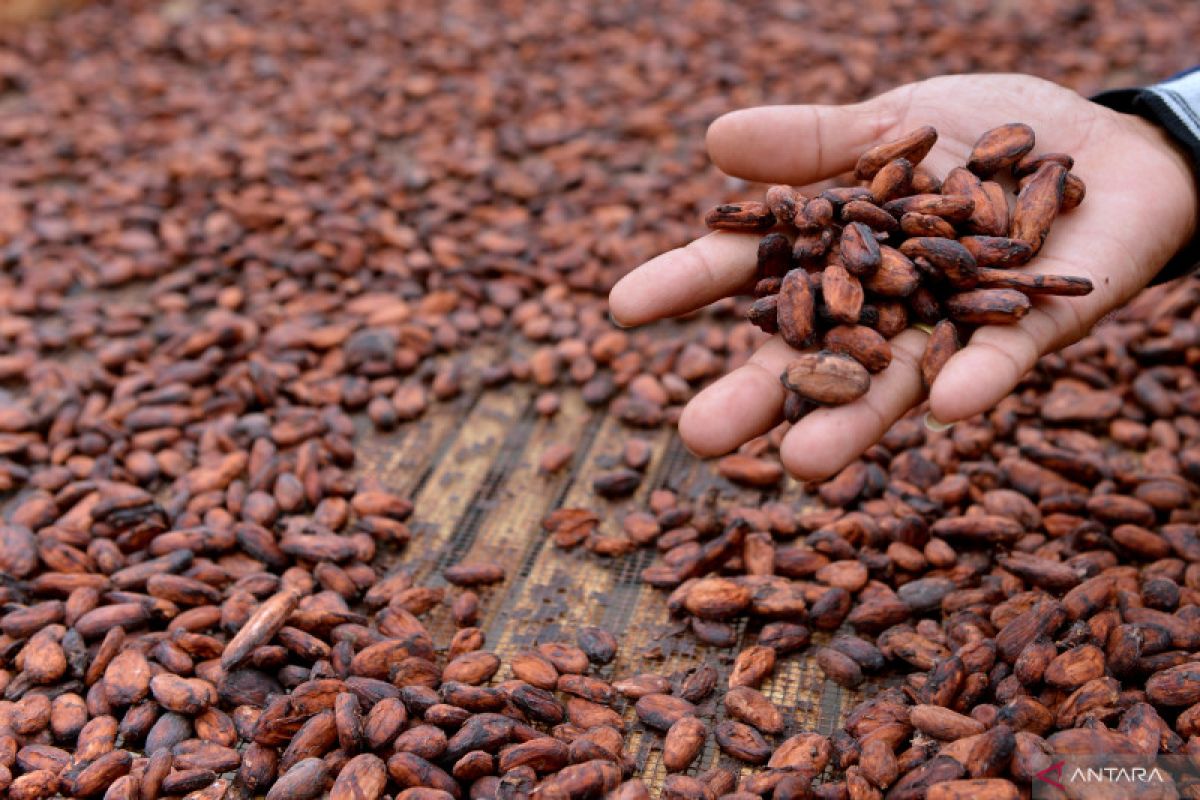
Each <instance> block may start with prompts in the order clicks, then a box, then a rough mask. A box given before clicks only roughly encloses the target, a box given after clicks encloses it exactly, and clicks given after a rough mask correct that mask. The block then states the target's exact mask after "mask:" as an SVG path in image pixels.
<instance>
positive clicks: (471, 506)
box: [356, 347, 878, 795]
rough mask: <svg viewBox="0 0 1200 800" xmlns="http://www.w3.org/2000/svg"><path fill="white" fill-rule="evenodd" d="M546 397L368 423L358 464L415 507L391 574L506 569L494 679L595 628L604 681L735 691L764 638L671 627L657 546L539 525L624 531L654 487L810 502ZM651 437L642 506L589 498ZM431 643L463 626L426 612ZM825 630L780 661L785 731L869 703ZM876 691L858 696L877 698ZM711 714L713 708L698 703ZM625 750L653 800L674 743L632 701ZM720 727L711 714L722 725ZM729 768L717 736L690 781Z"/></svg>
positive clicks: (662, 435)
mask: <svg viewBox="0 0 1200 800" xmlns="http://www.w3.org/2000/svg"><path fill="white" fill-rule="evenodd" d="M495 355H496V354H495V353H494V352H493V351H492V350H491V349H490V348H486V347H480V348H476V349H475V350H474V351H472V352H470V353H469V354H467V355H466V356H464V357H462V360H463V361H465V362H467V363H474V364H483V363H488V361H489V360H490V359H492V358H494V357H495ZM538 392H539V390H538V389H536V388H535V387H532V386H528V385H512V386H508V387H504V388H502V389H498V390H488V391H484V392H478V393H473V394H467V395H463V396H461V397H458V398H456V399H454V400H451V401H449V402H444V403H439V404H436V405H433V406H431V407H430V409H429V410H428V411H427V412H426V414H425V415H424V416H423V417H421V419H419V420H418V421H416V422H412V423H409V424H407V425H405V426H403V427H402V428H400V429H399V430H397V431H395V432H393V433H386V434H380V433H378V432H376V431H375V430H374V429H373V428H372V426H371V425H370V424H369V423H368V422H366V421H365V420H361V422H360V425H361V427H360V430H359V435H358V437H357V441H356V447H357V453H358V461H357V469H358V472H359V474H361V475H370V476H373V477H375V478H377V479H379V480H380V481H382V482H383V483H384V484H385V485H386V486H388V487H389V488H391V489H393V490H396V491H398V492H400V493H401V494H403V495H405V496H407V497H411V498H412V500H413V502H414V503H415V506H416V511H415V512H414V514H413V519H412V520H411V521H410V525H411V527H412V528H413V540H412V541H411V542H410V543H409V545H408V547H407V548H406V549H405V550H404V551H403V552H399V553H395V554H385V555H384V557H383V567H384V568H385V569H391V568H393V567H401V568H403V569H405V570H408V571H410V572H412V573H413V575H414V577H415V578H416V582H417V584H418V585H429V586H441V585H445V581H444V580H443V579H442V577H441V571H442V570H443V569H444V568H445V567H447V566H449V565H451V564H455V563H458V562H461V561H466V562H484V563H496V564H500V565H502V566H503V567H504V568H505V570H506V571H507V576H506V578H505V580H504V582H503V583H500V584H497V585H495V586H492V587H489V588H486V589H484V590H482V591H481V592H480V598H481V620H480V622H479V626H480V627H481V628H482V629H483V630H485V631H486V632H487V642H486V644H485V648H486V649H488V650H491V651H493V652H495V653H497V654H498V655H500V656H501V658H502V659H503V660H504V662H505V666H504V667H503V668H502V671H501V672H500V673H499V674H498V675H497V676H496V678H495V681H502V680H505V679H507V678H508V677H510V675H509V672H508V666H507V662H508V658H509V657H510V656H511V655H512V654H514V653H516V652H518V651H520V650H522V649H524V648H526V647H529V646H531V645H533V644H536V643H538V642H539V641H551V640H555V639H562V640H567V641H574V639H575V632H576V631H577V630H578V629H579V628H580V627H582V626H585V625H598V626H600V627H603V628H605V629H607V630H609V631H611V632H612V633H613V634H615V635H616V637H617V639H618V641H619V642H620V645H621V647H620V653H619V655H618V658H617V660H616V661H615V662H614V663H613V664H611V665H608V666H607V667H605V668H604V670H602V671H600V672H598V673H596V674H598V675H600V676H601V677H605V678H612V677H624V676H630V675H633V674H636V673H639V672H643V671H645V672H655V673H658V674H662V675H670V674H672V673H675V672H682V671H685V670H687V669H689V668H690V667H693V666H695V665H697V664H699V663H701V662H704V661H707V662H708V663H710V664H712V665H713V666H714V667H716V668H717V670H718V671H719V672H720V674H721V684H722V685H723V684H724V681H725V678H726V676H727V675H728V670H729V667H730V664H731V661H732V658H733V656H734V655H735V654H736V653H737V652H738V651H739V650H740V649H741V647H743V646H745V645H749V644H753V643H754V638H755V633H754V632H753V631H751V632H749V633H747V632H746V631H745V623H744V622H743V623H741V629H740V630H741V636H742V643H741V644H739V646H738V647H735V648H728V649H725V648H711V647H707V646H704V645H701V644H699V643H698V642H697V641H696V639H695V638H694V637H693V636H691V634H690V633H687V632H680V631H679V629H678V626H675V625H672V624H671V620H670V619H669V617H668V614H667V610H666V602H665V601H666V597H667V592H665V591H663V590H659V589H655V588H653V587H650V586H647V585H645V584H643V583H642V582H641V580H640V578H639V575H640V573H641V570H642V568H643V567H645V566H646V565H647V564H649V563H650V561H651V560H652V559H653V557H654V555H655V551H654V550H653V549H652V548H646V549H641V550H636V551H634V552H632V553H630V554H628V555H626V556H622V557H620V558H615V559H614V558H603V557H599V556H596V555H593V554H592V553H590V552H588V551H587V550H585V549H583V548H582V547H580V548H578V549H576V550H574V551H564V550H560V549H558V548H556V547H554V545H553V544H552V543H551V542H550V540H549V538H548V537H547V536H546V535H545V533H544V531H543V530H542V528H541V521H542V519H543V518H544V517H545V516H546V515H547V514H549V513H550V512H551V511H553V510H555V509H556V508H560V507H585V508H589V509H592V510H594V511H596V512H597V513H598V514H599V515H600V516H601V519H602V522H601V528H600V531H601V532H606V531H611V532H616V531H618V530H619V528H620V524H621V518H622V517H623V516H624V514H625V513H626V512H627V511H629V510H632V509H634V508H638V507H644V505H645V500H646V498H647V497H648V496H649V494H650V492H651V491H653V490H654V489H658V488H670V489H672V490H674V491H676V492H678V493H679V494H680V495H681V496H685V497H695V496H698V495H700V494H702V493H704V492H706V491H709V490H710V489H712V488H716V489H717V490H718V491H719V492H720V500H719V502H720V503H721V504H726V503H728V504H731V505H734V504H739V505H742V504H744V505H751V506H757V505H761V504H762V503H763V502H766V501H768V500H773V499H783V500H788V501H799V500H801V499H802V498H803V492H802V490H801V488H800V486H799V484H797V483H796V482H795V481H792V480H791V479H790V478H789V479H785V480H784V482H782V483H781V484H780V487H779V488H778V489H777V490H774V491H770V492H763V491H755V490H747V489H744V488H740V487H738V486H735V485H734V484H732V483H729V482H728V481H726V480H724V479H722V478H720V477H719V476H717V475H716V474H715V472H714V470H713V469H712V465H711V464H709V463H704V462H701V461H699V460H698V459H696V458H694V457H693V456H691V455H690V454H688V453H687V451H686V450H685V449H684V448H683V446H682V445H681V444H680V442H679V439H678V437H677V436H676V435H675V433H674V431H671V430H666V429H663V430H650V431H646V430H635V429H632V428H629V427H627V426H625V425H623V424H622V423H621V422H619V421H618V420H617V419H616V418H615V417H614V416H612V415H611V414H608V413H606V411H604V410H603V409H592V408H590V407H588V406H587V405H586V404H584V403H583V401H582V399H581V398H580V396H579V393H578V392H577V391H576V390H574V389H566V390H564V391H563V392H562V395H561V399H562V404H561V408H560V410H559V412H558V413H557V414H556V415H555V416H553V417H550V418H545V417H542V416H540V415H538V414H537V412H536V411H535V410H534V408H533V404H534V400H535V398H536V396H537V394H538ZM634 436H636V437H639V438H642V439H644V440H646V441H647V442H648V443H649V444H650V445H651V447H652V449H653V453H654V455H653V458H652V459H651V461H650V464H649V465H648V466H647V468H646V478H645V479H644V480H643V481H642V484H641V486H640V487H639V488H638V491H637V492H636V494H635V495H633V497H631V498H628V499H625V500H621V501H617V502H609V501H607V500H604V499H603V498H600V497H597V496H596V495H595V494H594V493H593V492H592V488H591V487H592V478H593V477H594V476H595V475H596V473H597V472H599V471H602V470H604V469H605V468H607V467H611V466H613V465H614V464H615V463H616V462H617V461H618V460H619V458H620V454H621V449H622V447H623V445H624V443H625V441H627V440H628V439H629V438H630V437H634ZM556 442H569V443H573V444H574V445H575V448H576V452H575V456H574V459H573V461H572V463H571V464H570V465H569V466H568V467H567V468H564V469H563V470H561V471H560V472H559V473H558V474H557V475H543V474H540V473H539V472H538V466H537V465H538V458H539V456H540V455H541V453H542V452H543V451H544V450H545V449H546V448H547V447H549V446H550V445H551V444H553V443H556ZM424 619H425V620H426V624H427V625H428V627H429V629H430V631H431V633H433V635H434V639H435V641H437V642H442V643H444V642H448V641H449V639H450V637H451V636H452V635H453V632H454V625H453V622H452V620H451V618H450V615H449V611H448V609H446V608H445V607H439V608H437V609H435V610H434V611H433V612H431V613H430V614H429V615H427V616H426V617H425V618H424ZM825 638H827V635H825V634H820V633H817V634H815V636H814V646H810V647H809V648H808V649H807V650H806V651H804V652H801V653H799V654H796V655H793V656H789V657H787V658H783V659H780V660H779V662H778V663H777V665H776V669H775V674H774V676H773V677H772V678H771V679H770V680H769V681H768V682H767V683H766V684H764V686H763V687H762V689H763V691H764V693H766V694H767V696H768V697H770V698H771V699H772V700H773V701H775V702H776V703H777V704H778V705H779V706H780V707H781V708H782V709H784V711H785V716H786V717H787V719H788V729H787V731H785V733H784V734H783V736H781V737H779V738H780V740H782V738H783V737H786V736H789V735H791V734H792V733H795V732H799V731H817V732H820V733H825V734H829V733H832V732H833V731H834V730H835V729H836V728H837V727H838V726H839V725H840V724H841V721H842V719H843V717H844V716H845V712H846V710H847V709H849V708H850V707H852V706H853V705H854V704H855V703H857V702H858V701H859V700H861V699H862V697H863V696H864V695H863V693H862V692H861V691H847V690H846V689H843V688H842V687H840V686H837V685H836V684H834V683H832V682H830V681H826V680H825V678H824V676H823V674H822V673H821V671H820V669H819V668H818V667H817V665H816V661H815V659H814V658H813V657H812V656H811V653H813V652H815V650H816V646H815V644H819V643H820V642H822V641H824V639H825ZM877 686H878V684H876V685H874V686H872V685H869V684H867V685H864V686H863V687H861V688H862V689H864V690H865V691H866V692H867V693H870V692H871V691H872V690H873V689H874V688H876V687H877ZM706 710H708V711H712V710H715V709H713V707H712V704H711V701H710V702H709V704H708V705H706V706H703V707H702V708H701V712H702V713H701V716H704V714H703V712H704V711H706ZM626 718H627V720H628V721H629V733H628V736H627V750H628V752H630V753H632V754H634V755H635V757H636V759H637V764H638V770H639V773H641V774H642V775H643V778H644V780H645V781H646V783H647V786H649V787H650V790H651V792H652V793H653V794H655V795H657V794H658V788H659V787H660V785H661V782H662V779H663V777H664V776H665V772H664V771H663V768H662V765H661V759H660V756H661V744H662V736H661V734H657V733H646V732H645V731H644V729H643V728H642V727H641V726H640V725H639V724H638V723H637V721H636V717H635V716H634V714H633V711H632V704H630V707H629V709H628V710H627V713H626ZM710 720H711V716H710ZM716 765H721V766H726V767H729V768H731V769H733V770H734V771H735V772H740V770H742V769H743V765H742V764H741V763H740V762H738V761H736V760H733V759H730V758H727V757H724V756H722V755H721V753H720V752H719V750H718V749H717V748H716V745H715V744H714V743H713V741H712V738H711V737H709V740H708V743H707V746H706V749H705V751H704V753H703V755H702V757H700V758H698V759H697V760H696V762H695V763H694V764H693V766H692V768H691V769H690V770H689V774H696V773H698V772H702V771H704V770H706V769H708V768H710V767H713V766H716Z"/></svg>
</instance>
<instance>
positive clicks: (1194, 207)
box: [1130, 117, 1200, 254]
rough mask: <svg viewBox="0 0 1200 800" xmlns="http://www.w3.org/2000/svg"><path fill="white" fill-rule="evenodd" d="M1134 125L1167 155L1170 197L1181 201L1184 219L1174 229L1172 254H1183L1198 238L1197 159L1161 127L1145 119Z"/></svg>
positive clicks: (1199, 194) (1199, 190) (1133, 120)
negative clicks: (1181, 252) (1182, 251)
mask: <svg viewBox="0 0 1200 800" xmlns="http://www.w3.org/2000/svg"><path fill="white" fill-rule="evenodd" d="M1130 122H1131V123H1132V124H1133V125H1135V126H1137V127H1138V128H1139V129H1140V130H1141V133H1142V135H1143V136H1145V137H1146V138H1147V140H1148V141H1150V142H1151V143H1152V146H1153V147H1154V148H1155V149H1156V150H1158V151H1159V152H1160V153H1161V154H1162V155H1163V156H1164V159H1165V163H1166V165H1167V167H1168V169H1167V173H1166V174H1167V177H1168V181H1169V183H1168V185H1167V187H1165V188H1167V189H1168V191H1169V192H1170V195H1169V196H1171V197H1178V198H1180V204H1181V209H1180V211H1181V214H1180V220H1179V221H1178V224H1177V225H1176V226H1173V227H1175V230H1174V231H1172V233H1173V234H1174V235H1173V236H1172V237H1171V243H1172V245H1173V247H1172V253H1173V254H1176V253H1179V252H1180V251H1181V250H1183V249H1185V248H1186V247H1187V246H1188V245H1189V244H1190V243H1192V242H1193V241H1194V240H1195V239H1196V234H1197V226H1198V222H1197V218H1198V217H1200V184H1198V183H1197V179H1196V176H1197V163H1196V160H1195V156H1193V154H1192V153H1191V152H1189V151H1188V149H1187V148H1185V147H1184V146H1183V144H1182V143H1181V142H1180V141H1179V139H1177V138H1176V137H1175V136H1173V135H1171V134H1170V133H1168V132H1167V131H1166V130H1165V129H1164V128H1163V127H1162V126H1161V125H1158V124H1156V123H1154V122H1152V121H1150V120H1147V119H1143V118H1142V117H1131V118H1130Z"/></svg>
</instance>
